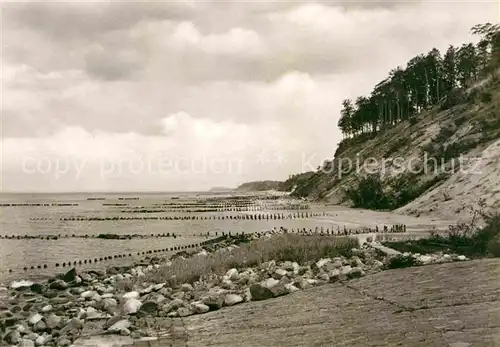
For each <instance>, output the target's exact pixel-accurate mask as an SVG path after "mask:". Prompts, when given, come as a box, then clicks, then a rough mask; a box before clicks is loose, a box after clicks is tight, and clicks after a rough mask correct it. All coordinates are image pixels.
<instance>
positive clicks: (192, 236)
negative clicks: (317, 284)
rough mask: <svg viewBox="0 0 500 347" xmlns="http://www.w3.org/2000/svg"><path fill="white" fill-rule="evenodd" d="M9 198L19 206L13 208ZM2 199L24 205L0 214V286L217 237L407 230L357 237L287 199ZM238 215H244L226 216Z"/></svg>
mask: <svg viewBox="0 0 500 347" xmlns="http://www.w3.org/2000/svg"><path fill="white" fill-rule="evenodd" d="M14 198H17V199H19V200H22V201H17V202H16V201H13V200H15V199H14ZM49 198H50V199H52V200H54V201H50V199H49ZM30 199H31V200H33V201H30ZM5 200H8V202H6V201H0V203H4V205H5V204H7V203H8V204H10V205H23V206H22V207H13V206H10V207H9V206H4V207H2V215H1V218H0V223H1V225H0V227H1V228H0V265H1V266H0V282H5V281H9V280H12V279H15V278H16V276H18V277H19V275H20V276H21V277H23V276H25V275H26V276H28V277H30V278H32V277H36V276H41V277H46V276H50V275H51V274H53V272H54V271H55V270H57V269H58V268H63V267H68V266H70V265H71V266H73V265H77V266H81V267H84V268H99V267H102V266H104V265H102V264H108V265H109V264H116V265H118V264H122V263H129V262H132V261H134V260H136V259H137V258H138V257H141V256H143V255H146V254H157V255H163V254H168V252H175V251H179V250H182V249H190V247H192V245H196V244H200V243H201V242H204V241H206V240H208V239H211V238H213V237H218V236H221V235H229V234H232V235H236V234H241V233H245V234H251V233H260V232H263V231H269V230H286V231H287V232H290V233H301V234H309V235H311V234H324V235H335V234H344V235H350V234H356V233H367V232H380V233H382V232H385V233H390V232H391V231H392V232H398V233H403V232H405V230H406V226H403V225H401V226H398V225H396V224H387V225H386V226H385V227H384V225H380V223H379V225H375V223H374V224H373V225H372V226H371V227H370V228H367V229H366V230H362V229H360V228H358V227H356V226H355V225H352V224H349V223H347V224H344V223H342V220H341V219H340V221H336V220H337V219H338V213H336V212H332V211H331V210H328V209H325V208H324V207H322V206H310V205H308V204H307V203H306V202H303V201H297V200H294V199H291V198H287V197H280V198H279V199H277V198H275V197H273V198H269V197H266V196H260V197H258V196H250V197H239V198H238V199H235V198H234V197H230V196H229V197H215V198H214V197H203V196H186V197H182V198H181V199H176V200H175V202H172V201H171V199H170V197H169V196H168V195H161V194H151V195H144V196H140V199H138V200H130V201H126V202H124V201H123V199H122V200H120V199H117V198H116V197H114V198H111V197H106V198H105V200H106V201H102V200H100V198H99V199H97V200H93V199H92V200H87V196H85V195H62V196H57V195H56V196H50V197H47V196H42V197H40V196H28V197H27V196H26V195H20V196H14V197H13V196H9V197H8V198H6V199H5ZM124 204H126V207H127V210H128V209H130V210H140V209H146V210H154V209H155V208H158V207H162V206H170V207H172V206H176V207H181V208H191V207H193V206H196V208H199V209H211V208H214V207H216V208H218V209H220V210H221V211H219V212H211V213H204V212H199V213H197V212H192V211H184V210H182V209H179V210H176V212H172V213H158V214H154V215H152V214H138V213H135V212H132V213H131V212H123V211H126V210H124V206H122V205H124ZM29 205H31V206H29ZM41 205H43V206H41ZM239 208H244V209H245V211H242V212H230V210H235V209H239ZM251 210H255V211H258V212H252V211H251ZM384 224H385V223H384ZM384 229H385V230H384ZM183 247H184V248H183ZM191 249H192V248H191ZM57 264H58V266H57ZM16 274H17V275H16Z"/></svg>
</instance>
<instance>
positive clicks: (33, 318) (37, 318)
mask: <svg viewBox="0 0 500 347" xmlns="http://www.w3.org/2000/svg"><path fill="white" fill-rule="evenodd" d="M42 319H43V316H42V315H41V314H39V313H35V314H34V315H32V316H31V317H29V318H28V323H30V324H31V325H35V324H36V323H38V322H39V321H41V320H42Z"/></svg>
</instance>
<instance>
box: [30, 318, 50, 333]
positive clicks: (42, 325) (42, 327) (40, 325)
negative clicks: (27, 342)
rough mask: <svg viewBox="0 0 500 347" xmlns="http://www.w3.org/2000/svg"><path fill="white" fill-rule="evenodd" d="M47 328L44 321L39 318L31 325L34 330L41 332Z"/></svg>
mask: <svg viewBox="0 0 500 347" xmlns="http://www.w3.org/2000/svg"><path fill="white" fill-rule="evenodd" d="M46 329H47V326H46V325H45V323H44V322H43V321H42V320H41V321H39V322H37V323H36V324H35V325H33V330H34V331H36V332H43V331H45V330H46Z"/></svg>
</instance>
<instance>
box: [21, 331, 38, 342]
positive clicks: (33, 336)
mask: <svg viewBox="0 0 500 347" xmlns="http://www.w3.org/2000/svg"><path fill="white" fill-rule="evenodd" d="M38 336H40V335H38V334H37V333H32V332H30V333H29V334H27V335H25V336H24V338H25V339H27V340H30V341H33V342H34V341H35V340H36V339H37V338H38Z"/></svg>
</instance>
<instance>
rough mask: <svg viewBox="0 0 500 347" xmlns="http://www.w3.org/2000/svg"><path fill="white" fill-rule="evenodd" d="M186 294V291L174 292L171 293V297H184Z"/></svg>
mask: <svg viewBox="0 0 500 347" xmlns="http://www.w3.org/2000/svg"><path fill="white" fill-rule="evenodd" d="M185 296H186V293H185V292H182V291H181V292H175V293H174V294H172V298H174V299H180V300H182V299H184V297H185Z"/></svg>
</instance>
